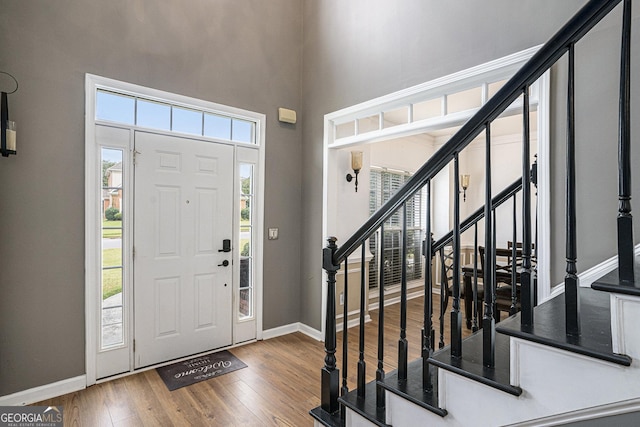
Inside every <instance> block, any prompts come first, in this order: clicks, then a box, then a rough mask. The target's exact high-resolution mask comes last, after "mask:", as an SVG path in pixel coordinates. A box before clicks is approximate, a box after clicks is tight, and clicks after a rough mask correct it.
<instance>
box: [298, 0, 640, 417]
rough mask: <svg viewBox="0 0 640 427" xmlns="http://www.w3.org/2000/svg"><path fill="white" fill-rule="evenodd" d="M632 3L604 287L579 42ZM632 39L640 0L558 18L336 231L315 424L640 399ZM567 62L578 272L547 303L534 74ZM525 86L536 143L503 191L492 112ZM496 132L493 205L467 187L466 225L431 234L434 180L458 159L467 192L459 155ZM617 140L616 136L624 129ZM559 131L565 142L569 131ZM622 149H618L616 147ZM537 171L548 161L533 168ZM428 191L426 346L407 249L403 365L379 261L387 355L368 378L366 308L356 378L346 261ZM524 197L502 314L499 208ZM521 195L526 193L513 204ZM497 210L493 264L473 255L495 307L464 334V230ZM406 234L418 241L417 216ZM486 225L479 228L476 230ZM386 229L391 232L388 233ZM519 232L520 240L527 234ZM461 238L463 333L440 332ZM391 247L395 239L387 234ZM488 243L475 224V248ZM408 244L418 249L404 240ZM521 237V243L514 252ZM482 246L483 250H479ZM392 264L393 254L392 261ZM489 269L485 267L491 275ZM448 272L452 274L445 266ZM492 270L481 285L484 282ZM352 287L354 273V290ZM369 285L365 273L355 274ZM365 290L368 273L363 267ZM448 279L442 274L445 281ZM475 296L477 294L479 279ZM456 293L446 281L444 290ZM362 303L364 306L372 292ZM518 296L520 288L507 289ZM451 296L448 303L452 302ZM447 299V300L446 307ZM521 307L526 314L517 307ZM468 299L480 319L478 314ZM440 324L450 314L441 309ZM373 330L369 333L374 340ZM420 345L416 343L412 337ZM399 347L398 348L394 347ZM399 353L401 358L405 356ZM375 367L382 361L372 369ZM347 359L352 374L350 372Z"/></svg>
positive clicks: (528, 412)
mask: <svg viewBox="0 0 640 427" xmlns="http://www.w3.org/2000/svg"><path fill="white" fill-rule="evenodd" d="M620 3H622V5H621V6H620V7H622V8H623V19H622V25H621V32H622V42H621V62H620V63H621V67H620V90H619V99H620V101H619V135H618V145H617V150H618V153H619V156H618V157H619V165H618V169H619V170H618V181H619V186H618V187H619V192H618V200H619V208H618V216H617V226H618V236H617V238H618V255H617V262H618V266H617V269H615V270H614V271H612V272H611V273H609V274H607V275H605V276H603V277H601V278H600V279H598V280H596V281H595V282H594V283H593V284H589V285H591V286H589V287H585V286H581V284H580V279H579V276H578V271H577V268H576V261H577V239H576V230H577V228H576V218H577V209H576V191H575V181H576V178H575V176H576V143H575V122H576V120H575V107H574V101H575V93H574V92H575V89H574V86H575V84H574V82H575V67H574V64H575V51H574V47H575V44H576V43H577V42H578V41H579V40H580V39H581V38H582V37H583V36H584V35H585V34H587V33H588V32H589V31H591V29H592V28H593V27H594V26H595V25H596V24H597V23H598V22H599V21H600V20H602V19H603V18H604V17H605V16H607V15H608V14H609V13H610V12H611V11H612V10H613V9H614V8H616V7H617V6H618V5H619V4H620ZM630 42H631V0H590V1H589V2H587V3H586V5H585V6H584V7H583V8H582V9H581V10H580V11H578V13H577V14H576V15H575V16H574V17H573V18H572V19H571V20H569V22H567V24H566V25H565V26H564V27H563V28H562V29H560V31H558V33H556V34H555V35H554V36H553V37H552V38H551V39H550V40H549V41H548V42H547V43H546V44H545V45H544V46H543V47H542V48H541V49H540V50H539V51H538V53H537V54H536V55H534V56H533V57H532V58H531V59H530V60H529V62H528V63H527V64H525V66H524V67H523V68H522V69H521V70H519V71H518V72H517V73H516V74H515V75H514V76H513V78H511V79H510V80H509V81H508V82H507V83H506V84H505V85H504V86H503V87H502V89H500V90H499V91H498V92H497V93H496V94H495V96H494V97H493V98H491V99H490V100H489V101H488V102H487V103H486V104H485V105H484V106H483V107H482V108H481V109H480V110H479V111H478V112H477V114H476V115H475V116H473V117H472V118H471V119H470V120H469V121H468V122H467V123H466V124H465V125H464V126H462V128H461V129H460V130H459V131H458V132H457V133H456V134H455V135H454V136H453V137H451V139H450V140H449V141H448V142H447V143H446V144H445V145H444V146H443V147H442V148H441V149H440V150H439V151H438V152H436V153H435V154H434V155H433V156H432V157H431V158H430V159H429V160H428V161H427V162H426V163H425V164H424V165H423V166H422V167H421V168H420V169H419V170H418V171H417V172H416V173H415V174H414V175H413V176H412V177H411V178H410V179H409V180H408V182H407V183H406V184H405V185H404V187H402V188H401V189H400V190H399V191H398V192H397V193H396V194H395V195H394V196H392V197H391V198H390V199H389V201H388V202H387V203H386V204H384V205H383V206H382V207H381V208H380V210H378V211H377V212H376V213H374V214H373V215H372V216H371V218H369V220H368V221H367V222H366V223H365V224H363V225H362V226H361V227H360V229H359V230H358V231H357V232H356V233H355V234H354V235H353V236H351V237H350V238H349V239H348V240H346V241H345V243H344V244H342V245H341V246H338V245H337V242H336V239H335V238H329V239H328V246H327V247H326V248H325V249H324V251H323V268H324V270H325V271H326V274H327V311H326V325H325V334H326V335H325V352H326V355H325V365H324V367H323V368H322V369H321V406H319V407H317V408H314V409H313V410H311V411H310V414H311V416H312V417H313V419H314V420H315V424H316V425H317V426H319V425H325V426H372V425H378V426H387V425H393V426H396V427H400V426H418V425H424V426H436V425H443V426H497V425H522V426H525V425H527V426H528V425H557V424H561V423H566V422H570V421H576V420H582V419H594V418H598V417H601V416H605V415H612V414H619V413H629V412H640V364H639V363H638V362H637V360H638V358H639V357H640V334H638V333H637V332H636V328H637V325H638V324H640V277H639V276H640V265H638V263H639V261H638V260H635V252H636V251H635V248H634V241H633V220H632V216H631V156H630V147H631V139H630V121H631V120H630V119H631V114H630V62H631V61H630ZM561 57H562V58H563V59H562V60H566V61H567V63H568V77H567V89H566V90H567V94H568V96H567V105H566V120H567V136H566V153H567V154H566V177H565V178H564V179H565V182H566V201H565V207H564V208H565V212H566V227H565V228H566V243H565V247H566V276H565V280H564V293H562V294H560V295H558V296H556V297H555V298H552V299H550V300H548V301H544V302H541V303H540V304H537V301H536V291H535V289H536V286H537V283H536V282H537V281H536V270H537V269H550V266H548V265H537V264H536V263H535V259H536V256H535V248H536V247H538V245H537V242H536V241H535V239H536V238H535V231H534V230H532V229H533V228H534V225H533V222H534V218H535V216H534V215H532V208H531V204H532V203H531V201H532V191H533V189H532V184H535V173H532V166H531V164H530V148H529V146H530V141H529V139H530V136H529V134H530V132H529V117H530V111H529V99H528V96H529V87H530V85H532V84H533V83H534V82H535V81H536V80H537V79H538V78H539V77H540V76H541V75H542V74H543V73H544V72H546V71H547V70H548V69H549V68H550V67H551V66H552V65H554V64H555V63H556V62H557V61H558V60H560V58H561ZM518 98H521V99H522V108H523V110H522V116H523V139H522V144H523V150H522V151H523V153H522V179H521V181H520V182H516V183H514V184H512V185H511V186H510V187H508V188H506V189H503V190H502V191H501V192H500V193H499V194H498V196H495V197H492V189H491V174H492V171H491V123H492V122H493V121H494V120H495V119H496V118H497V117H498V116H499V115H500V114H501V113H502V112H503V111H504V110H505V109H506V108H507V107H508V106H510V105H511V104H512V103H513V102H514V101H515V100H516V99H518ZM483 132H484V135H485V138H486V148H485V150H486V151H485V158H486V162H485V182H486V186H485V188H486V190H485V191H486V197H485V205H484V208H483V209H482V210H481V211H478V212H476V213H474V214H473V215H472V217H470V218H466V219H464V220H462V219H461V218H460V200H459V197H456V198H454V207H453V219H454V220H453V222H454V228H453V230H452V231H451V233H450V235H448V236H445V238H444V240H443V239H441V240H440V241H438V242H434V241H433V240H432V237H431V229H430V224H431V210H430V193H431V180H432V179H433V178H434V177H435V176H436V174H437V173H438V172H439V171H440V170H442V169H443V168H444V167H445V166H447V165H449V164H452V168H453V171H454V173H453V177H454V192H455V189H456V188H458V189H459V187H460V186H459V182H458V180H459V176H460V174H459V169H458V155H459V153H460V152H461V151H462V150H464V148H465V147H466V146H467V145H469V143H470V142H471V141H472V140H474V139H475V138H476V137H477V136H478V135H480V134H482V133H483ZM612 139H613V138H612ZM556 143H558V141H556ZM612 149H613V148H612ZM533 170H535V169H533ZM418 191H422V192H423V195H424V196H425V197H424V198H425V199H426V201H425V206H426V231H425V242H424V244H423V252H424V253H423V255H424V256H425V259H426V260H427V262H425V275H424V276H425V286H424V287H425V290H424V310H423V314H424V320H423V328H422V333H421V343H420V348H421V357H420V358H418V359H415V360H409V357H408V345H409V344H408V342H407V310H406V307H407V278H406V271H407V261H406V257H402V261H401V262H402V266H401V269H402V280H401V297H400V300H401V301H400V334H399V337H398V347H397V348H398V352H397V369H395V370H393V371H390V372H385V365H386V364H385V357H389V355H385V352H384V342H385V341H384V292H383V290H384V269H383V268H380V273H379V277H380V285H379V289H380V296H379V301H380V304H379V306H380V309H379V310H380V312H379V318H378V327H379V329H378V343H377V347H378V350H377V352H378V354H377V359H378V363H377V366H376V370H375V377H376V379H375V381H371V382H369V383H367V375H366V372H367V368H368V367H367V365H366V363H365V358H364V352H365V342H364V323H365V320H364V317H363V315H362V314H361V317H360V324H359V328H360V333H359V342H358V349H359V350H358V360H357V361H355V363H354V362H353V361H352V364H355V366H356V369H357V380H356V384H355V387H354V388H353V389H352V390H350V388H349V387H350V386H353V385H354V384H350V383H349V381H348V377H347V369H348V366H350V365H349V360H348V351H347V346H348V334H347V329H348V327H347V324H346V317H347V316H346V315H345V316H344V318H345V324H344V326H343V332H342V334H343V335H342V347H343V348H342V355H341V358H340V359H341V360H340V361H341V364H342V366H341V369H340V368H338V358H337V357H336V353H337V352H338V349H337V348H336V342H337V339H336V337H337V335H336V304H335V301H336V295H335V284H336V272H337V271H338V270H339V269H340V268H343V267H344V265H345V263H347V262H348V257H349V256H350V255H351V254H352V253H354V252H356V251H357V250H358V249H361V251H362V255H361V256H360V258H361V259H362V265H361V271H364V269H365V265H364V259H365V256H364V253H365V250H366V248H367V245H368V239H369V238H370V237H371V236H372V235H373V234H374V233H377V232H380V233H381V234H380V235H383V234H382V233H383V230H384V226H385V222H386V221H387V220H388V219H389V218H390V217H391V216H392V215H394V214H396V213H398V212H400V213H401V215H403V217H404V219H405V220H404V221H403V223H404V224H406V222H407V221H406V215H407V209H406V205H407V202H408V201H409V200H410V199H411V197H412V196H413V195H415V194H416V193H417V192H418ZM516 193H517V194H518V195H517V197H521V198H522V220H521V222H522V224H521V230H520V232H519V233H516V231H515V221H514V236H516V235H520V236H521V239H522V245H521V249H518V251H519V253H518V258H519V259H520V260H521V264H520V265H518V266H516V263H515V262H514V263H513V265H512V269H511V274H512V280H511V287H512V291H511V294H510V295H508V297H509V296H510V297H511V298H512V304H511V307H510V312H511V314H512V315H511V317H509V318H508V319H507V320H503V321H502V322H500V323H499V324H497V320H499V314H498V304H497V298H496V297H497V295H499V294H497V292H498V289H497V286H498V285H497V282H498V281H499V280H501V279H500V277H501V276H500V275H501V274H503V273H501V272H500V271H498V267H496V252H497V250H496V244H495V235H496V224H495V217H496V216H495V209H496V208H497V207H498V206H499V205H500V204H501V203H502V202H503V201H504V200H505V199H506V198H510V197H516ZM514 205H515V204H514ZM481 220H482V221H484V241H483V242H482V246H483V248H484V254H483V255H482V261H483V266H489V267H488V268H484V267H483V268H482V273H481V274H479V273H478V267H477V265H476V266H474V268H473V270H474V277H473V298H472V301H473V313H474V316H476V315H477V314H476V313H478V304H480V302H479V300H480V299H481V300H482V308H483V310H482V311H483V316H482V318H481V319H479V321H477V320H478V319H476V318H475V317H474V321H473V330H474V331H475V332H474V334H472V335H471V336H470V337H468V338H466V339H463V338H462V328H463V314H462V311H461V306H462V305H461V302H462V301H461V294H462V293H463V289H461V283H463V282H462V280H461V279H462V276H461V275H462V265H461V262H460V253H461V244H460V235H461V233H462V232H463V231H464V230H466V229H468V228H469V227H472V226H475V225H476V224H477V223H478V221H481ZM402 236H403V238H402V240H403V241H402V247H403V248H407V243H408V242H407V237H406V236H407V233H406V229H405V230H403V233H402ZM476 236H477V232H476ZM381 240H383V239H381ZM514 242H516V239H515V238H514ZM445 244H447V245H451V247H452V249H453V250H452V253H451V255H450V256H451V260H452V263H451V265H452V268H451V271H450V274H449V276H451V282H450V284H451V285H450V288H451V289H450V298H451V311H450V314H449V315H450V321H449V323H450V328H451V329H450V335H449V336H450V340H449V342H448V345H446V346H445V345H444V342H443V341H444V334H443V333H441V334H440V343H441V344H440V345H439V346H438V347H439V348H438V349H436V346H437V344H438V342H437V339H436V333H435V331H434V322H433V305H434V301H433V286H434V284H433V283H432V271H431V269H432V265H433V263H432V262H429V261H433V259H434V257H435V256H437V255H438V254H440V256H442V252H441V251H442V248H443V247H444V245H445ZM380 245H382V247H381V248H380V253H383V252H384V251H383V249H384V242H383V241H381V242H380ZM477 247H478V242H477V237H476V248H477ZM405 252H406V249H405ZM515 258H516V247H515V244H514V247H513V259H514V260H515ZM475 259H476V260H477V259H478V253H477V252H476V254H475ZM381 264H382V263H381ZM516 271H517V275H518V280H517V282H518V283H519V290H518V292H516ZM478 276H479V277H478ZM443 277H447V274H444V275H443ZM478 279H480V281H481V282H482V284H483V285H482V289H480V288H479V287H478V286H479V285H478ZM348 286H351V287H353V286H354V285H353V284H352V285H349V284H347V283H345V291H346V289H347V287H348ZM356 286H357V284H356ZM359 286H360V287H361V289H364V286H367V284H366V283H365V280H364V274H363V275H362V280H361V283H360V284H359ZM448 288H449V282H446V283H442V284H441V289H443V291H444V290H445V289H448ZM470 289H471V288H467V289H466V292H467V298H466V299H465V302H466V303H467V304H469V301H470V300H469V292H470ZM444 293H445V292H443V294H444ZM360 294H361V296H362V297H361V308H360V313H364V312H365V310H364V304H365V301H364V296H363V295H364V292H362V291H361V292H360ZM446 296H447V297H449V295H448V293H447V295H446ZM508 297H507V298H508ZM445 301H447V300H445V299H444V296H443V299H442V300H441V301H440V304H441V307H443V308H446V307H447V305H448V301H447V302H445ZM444 311H445V310H442V311H441V312H444ZM516 312H517V313H516ZM468 313H469V311H467V321H469V318H468ZM440 320H441V321H440V325H443V324H444V317H443V316H442V315H441V318H440ZM370 345H371V343H369V346H370ZM412 345H413V346H415V345H416V344H412ZM394 357H395V355H394ZM394 361H395V360H394ZM369 369H371V368H369ZM341 370H342V376H341V375H340V371H341Z"/></svg>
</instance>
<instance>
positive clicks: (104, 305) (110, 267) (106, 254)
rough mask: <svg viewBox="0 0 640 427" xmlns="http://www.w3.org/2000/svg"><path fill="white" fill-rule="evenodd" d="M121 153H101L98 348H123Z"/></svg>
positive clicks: (108, 150) (118, 150) (104, 149)
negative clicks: (119, 346) (100, 269)
mask: <svg viewBox="0 0 640 427" xmlns="http://www.w3.org/2000/svg"><path fill="white" fill-rule="evenodd" d="M122 154H123V153H122V150H121V149H114V148H102V149H101V164H102V175H101V177H100V180H101V182H100V186H101V188H102V200H101V207H102V217H101V222H102V232H101V243H100V245H101V251H100V253H101V267H102V274H101V277H100V282H101V283H100V291H101V298H100V301H101V310H100V312H101V317H100V320H101V322H100V323H101V325H100V331H101V334H100V336H101V346H100V347H101V348H102V349H105V348H109V347H113V346H118V345H122V344H124V331H123V314H124V313H123V298H122V295H123V293H122V288H123V284H124V262H123V256H122V248H123V245H122V241H123V240H122V238H123V230H124V228H123V221H125V218H124V217H123V215H122V212H123V208H124V197H123V196H124V194H123V191H124V187H123V184H124V178H125V177H124V175H123V168H122Z"/></svg>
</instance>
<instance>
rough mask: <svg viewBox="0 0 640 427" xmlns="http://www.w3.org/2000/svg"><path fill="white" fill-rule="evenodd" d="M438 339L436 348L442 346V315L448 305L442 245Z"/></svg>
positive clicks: (447, 286)
mask: <svg viewBox="0 0 640 427" xmlns="http://www.w3.org/2000/svg"><path fill="white" fill-rule="evenodd" d="M439 253H440V341H439V342H438V348H443V347H444V316H445V313H444V312H445V311H446V309H447V306H448V305H449V289H448V288H449V280H448V279H447V266H446V264H445V256H444V247H441V248H440V251H439Z"/></svg>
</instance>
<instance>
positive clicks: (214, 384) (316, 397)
mask: <svg viewBox="0 0 640 427" xmlns="http://www.w3.org/2000/svg"><path fill="white" fill-rule="evenodd" d="M434 297H435V298H437V295H434ZM399 311H400V310H399V305H398V304H395V305H392V306H387V307H385V313H384V314H385V359H384V360H385V371H386V372H389V371H391V370H392V369H395V366H396V358H397V353H398V350H397V345H398V344H397V343H398V338H399V336H400V335H399ZM434 311H435V312H434V322H435V324H434V328H436V335H437V331H438V323H437V320H438V319H437V317H438V314H437V309H435V310H434ZM407 313H408V315H407V325H408V326H407V339H408V341H409V354H410V357H409V360H413V359H415V358H418V357H419V355H420V333H421V332H420V331H421V327H422V316H423V315H422V298H416V299H413V300H410V301H409V303H408V308H407ZM445 317H448V316H445ZM371 318H372V321H371V322H369V323H367V324H366V326H365V361H366V364H367V378H368V381H371V380H373V379H374V378H375V370H376V367H377V351H378V350H377V347H378V346H377V335H378V310H375V311H372V312H371ZM447 327H448V324H447ZM463 330H464V332H465V334H468V331H466V329H464V328H463ZM446 334H447V335H446V336H445V339H447V340H448V332H446ZM358 336H359V328H358V327H353V328H350V329H349V356H348V361H349V366H348V378H349V383H350V384H349V387H350V388H352V387H354V384H355V381H356V378H355V373H356V368H355V367H356V363H357V360H358ZM341 337H342V333H338V349H337V353H336V355H337V357H338V367H339V368H340V369H341V374H342V347H341V345H342V344H341V341H342V339H341ZM231 352H232V353H233V354H235V355H236V356H237V357H238V358H240V359H241V360H242V361H243V362H244V363H246V364H247V365H248V367H247V368H244V369H240V370H238V371H235V372H231V373H228V374H225V375H223V376H221V377H217V378H213V379H210V380H207V381H202V382H200V383H197V384H193V385H191V386H188V387H183V388H181V389H178V390H175V391H172V392H170V391H168V390H167V388H166V386H165V384H164V383H163V382H162V380H161V379H160V377H159V376H158V374H157V373H156V371H155V370H149V371H144V372H140V373H137V374H134V375H130V376H127V377H124V378H119V379H115V380H112V381H108V382H105V383H102V384H97V385H94V386H91V387H89V388H87V389H85V390H81V391H78V392H75V393H70V394H67V395H64V396H60V397H57V398H54V399H49V400H46V401H43V402H39V403H37V405H48V406H49V405H50V406H54V405H55V406H62V407H63V408H64V421H65V426H87V427H98V426H154V427H155V426H296V427H298V426H311V425H313V420H312V418H311V417H310V416H309V415H308V411H309V410H310V409H312V408H314V407H316V406H318V405H319V404H320V369H321V367H322V366H323V364H324V343H321V342H318V341H315V340H314V339H312V338H310V337H308V336H306V335H304V334H301V333H294V334H290V335H285V336H282V337H278V338H273V339H270V340H265V341H259V342H256V343H253V344H248V345H245V346H242V347H237V348H234V349H231Z"/></svg>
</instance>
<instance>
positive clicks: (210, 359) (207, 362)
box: [156, 350, 247, 391]
mask: <svg viewBox="0 0 640 427" xmlns="http://www.w3.org/2000/svg"><path fill="white" fill-rule="evenodd" d="M246 367H247V365H245V364H244V363H243V362H242V361H241V360H240V359H238V358H237V357H235V356H234V355H233V354H231V353H230V352H229V351H227V350H224V351H220V352H217V353H209V354H207V355H205V356H199V357H195V358H193V359H189V360H185V361H184V362H178V363H174V364H173V365H167V366H162V367H160V368H156V371H158V375H160V378H162V381H164V383H165V384H166V386H167V388H168V389H169V391H173V390H177V389H179V388H181V387H185V386H188V385H191V384H195V383H198V382H200V381H204V380H208V379H210V378H214V377H219V376H220V375H224V374H228V373H229V372H233V371H237V370H238V369H242V368H246Z"/></svg>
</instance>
